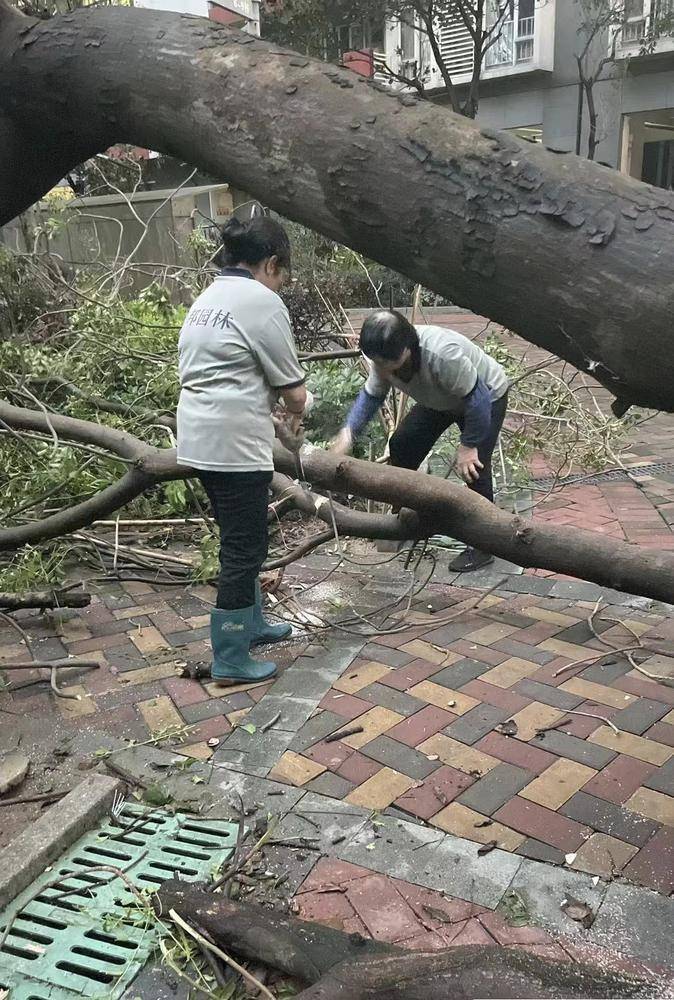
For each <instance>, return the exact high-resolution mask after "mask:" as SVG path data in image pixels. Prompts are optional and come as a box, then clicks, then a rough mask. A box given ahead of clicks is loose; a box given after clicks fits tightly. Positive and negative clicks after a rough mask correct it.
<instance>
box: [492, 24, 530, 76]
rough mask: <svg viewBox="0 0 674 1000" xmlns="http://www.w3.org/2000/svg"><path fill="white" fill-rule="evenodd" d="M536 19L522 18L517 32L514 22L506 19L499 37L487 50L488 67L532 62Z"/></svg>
mask: <svg viewBox="0 0 674 1000" xmlns="http://www.w3.org/2000/svg"><path fill="white" fill-rule="evenodd" d="M535 21H536V19H535V17H522V18H520V20H519V21H518V22H517V33H515V24H514V22H513V21H506V22H505V23H504V24H503V27H502V30H501V33H500V35H499V37H498V38H497V40H496V41H495V42H494V44H493V45H492V46H491V48H490V49H489V50H488V51H487V57H486V66H487V68H490V67H492V66H515V65H517V64H518V63H524V62H531V60H532V59H533V58H534V32H535Z"/></svg>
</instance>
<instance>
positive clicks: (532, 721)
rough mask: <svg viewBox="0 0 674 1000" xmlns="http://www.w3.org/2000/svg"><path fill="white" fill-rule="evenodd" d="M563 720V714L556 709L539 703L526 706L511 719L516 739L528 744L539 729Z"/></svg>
mask: <svg viewBox="0 0 674 1000" xmlns="http://www.w3.org/2000/svg"><path fill="white" fill-rule="evenodd" d="M563 718H564V713H563V712H560V711H559V709H558V708H552V707H551V706H550V705H542V704H541V703H540V702H538V701H535V702H533V703H532V704H531V705H527V706H526V708H523V709H522V710H521V711H520V712H516V713H515V715H513V717H512V721H513V722H514V723H516V725H517V738H518V739H519V740H524V741H525V742H528V741H529V740H532V739H533V738H534V736H536V735H537V733H538V730H539V729H545V728H546V727H547V726H552V725H554V723H555V722H559V720H560V719H563Z"/></svg>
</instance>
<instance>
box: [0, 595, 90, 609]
mask: <svg viewBox="0 0 674 1000" xmlns="http://www.w3.org/2000/svg"><path fill="white" fill-rule="evenodd" d="M89 604H91V594H88V593H86V591H84V590H77V591H71V590H26V591H23V592H22V593H17V594H10V593H0V608H3V609H4V610H5V611H18V610H19V609H21V608H41V609H43V610H44V609H45V608H86V607H87V605H89Z"/></svg>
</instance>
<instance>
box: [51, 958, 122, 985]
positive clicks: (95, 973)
mask: <svg viewBox="0 0 674 1000" xmlns="http://www.w3.org/2000/svg"><path fill="white" fill-rule="evenodd" d="M56 968H57V969H61V970H62V971H63V972H72V973H74V975H76V976H81V977H82V978H83V979H92V980H94V982H97V983H105V984H106V985H108V984H109V983H114V981H115V979H116V978H117V977H116V976H114V975H112V974H111V973H110V972H100V971H99V970H98V969H91V968H89V967H88V966H86V965H78V964H77V963H76V962H57V963H56Z"/></svg>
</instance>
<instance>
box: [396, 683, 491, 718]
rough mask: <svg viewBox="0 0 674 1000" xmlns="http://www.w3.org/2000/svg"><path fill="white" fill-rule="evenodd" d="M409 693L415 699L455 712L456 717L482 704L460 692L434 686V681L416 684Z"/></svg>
mask: <svg viewBox="0 0 674 1000" xmlns="http://www.w3.org/2000/svg"><path fill="white" fill-rule="evenodd" d="M407 693H408V694H411V695H412V697H414V698H420V699H421V700H422V701H426V702H428V704H429V705H435V706H436V707H437V708H444V709H445V710H446V711H448V712H454V714H455V715H464V714H465V713H466V712H470V710H471V708H475V706H476V705H479V704H480V702H479V701H477V699H476V698H471V697H470V696H469V695H467V694H461V692H460V691H452V690H450V688H446V687H442V685H441V684H434V683H433V681H422V682H421V684H415V685H414V687H412V688H410V689H409V690H408V692H407Z"/></svg>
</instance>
